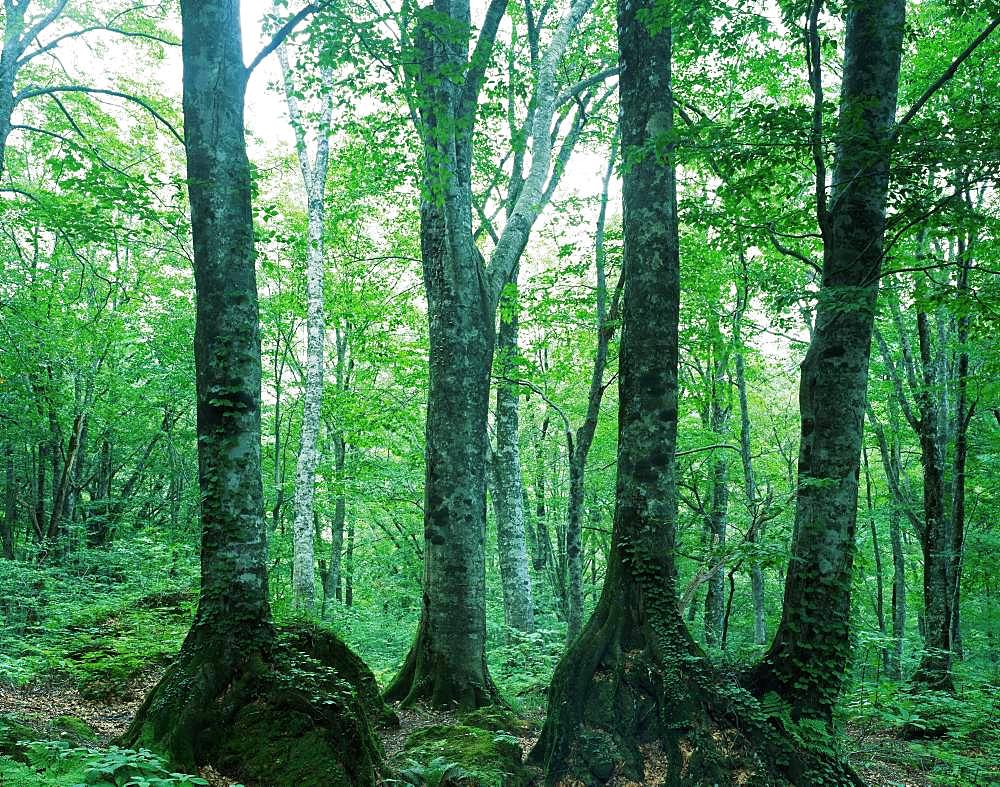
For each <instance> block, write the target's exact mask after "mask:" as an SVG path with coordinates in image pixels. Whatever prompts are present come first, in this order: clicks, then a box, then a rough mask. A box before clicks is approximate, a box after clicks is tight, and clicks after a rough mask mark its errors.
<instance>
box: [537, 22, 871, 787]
mask: <svg viewBox="0 0 1000 787" xmlns="http://www.w3.org/2000/svg"><path fill="white" fill-rule="evenodd" d="M669 23H670V15H669V12H666V14H665V9H663V8H662V7H658V6H657V5H655V4H654V3H652V2H646V3H630V2H622V3H620V4H619V6H618V31H619V52H620V64H621V81H620V101H621V134H622V153H623V159H624V161H625V168H624V175H623V199H624V211H625V212H624V220H623V233H624V240H625V246H624V258H623V270H624V288H623V309H622V316H623V327H622V337H621V344H620V353H619V415H618V441H619V442H618V481H617V486H616V493H615V516H614V532H613V535H612V542H611V555H610V557H609V559H608V568H607V575H606V579H605V584H604V590H603V592H602V594H601V598H600V601H599V602H598V605H597V608H596V609H595V611H594V614H593V615H592V617H591V618H590V620H589V621H588V623H587V625H586V626H585V627H584V629H583V632H582V633H581V635H580V636H579V638H577V639H576V640H575V641H574V642H573V643H572V644H571V645H570V647H569V649H568V650H567V652H566V654H565V655H564V657H563V658H562V660H561V661H560V663H559V665H558V667H557V668H556V673H555V676H554V677H553V680H552V685H551V688H550V691H549V704H548V716H547V717H546V721H545V726H544V728H543V730H542V735H541V738H540V739H539V741H538V743H537V744H536V746H535V748H534V749H533V751H532V754H531V756H532V758H533V759H534V760H535V761H537V762H539V763H541V764H542V765H543V766H544V768H545V773H546V783H547V784H558V783H562V780H563V779H569V780H581V781H583V782H584V783H589V784H594V783H597V784H603V783H607V782H608V781H609V780H610V779H611V778H612V776H616V777H620V778H624V779H629V780H643V779H645V778H646V774H647V773H648V772H647V770H646V768H647V767H653V766H652V764H653V761H654V760H655V763H656V765H655V767H656V769H657V772H658V775H657V778H661V779H663V780H664V781H665V782H666V783H669V784H707V783H731V782H733V781H734V780H735V776H734V772H735V771H737V770H741V769H745V770H742V772H743V775H744V777H747V776H749V778H751V779H752V778H754V777H757V778H759V779H760V780H761V781H768V780H770V779H773V778H785V779H788V780H790V781H792V782H793V783H798V784H804V783H819V782H821V781H826V780H828V779H829V780H830V781H832V782H833V783H845V782H846V783H857V782H856V781H855V780H853V779H852V777H851V774H850V773H849V771H847V770H846V769H844V768H843V767H842V766H839V765H838V764H836V763H835V762H832V761H831V760H830V759H829V758H828V757H824V756H822V755H820V754H817V753H815V752H809V751H801V752H797V753H796V754H794V755H793V754H791V746H790V744H789V742H788V741H787V740H786V739H784V738H783V737H782V736H781V734H780V733H779V732H778V731H777V729H776V728H775V727H774V726H772V725H771V723H770V722H769V721H768V720H767V719H766V717H765V715H764V714H762V713H761V712H760V710H759V709H757V708H756V703H755V702H754V701H753V700H752V699H751V698H750V697H749V696H748V695H746V694H745V693H744V692H741V691H740V690H738V689H736V688H735V687H729V686H727V685H726V684H725V681H724V680H722V679H721V678H720V677H719V676H717V675H716V674H715V673H714V671H713V669H712V668H711V667H710V666H709V664H708V663H707V661H706V659H705V658H704V654H703V653H702V652H701V650H700V649H699V648H698V646H697V645H696V644H695V643H694V641H693V639H692V638H691V635H690V633H689V632H688V630H687V628H686V626H685V624H684V621H683V619H682V617H681V613H680V610H679V609H678V604H677V562H676V554H675V537H676V532H675V527H676V511H677V464H676V459H675V456H674V454H675V448H676V439H677V405H678V321H679V310H680V257H679V248H678V246H679V244H678V227H677V220H678V217H677V193H676V176H675V172H674V163H673V160H672V156H673V152H672V144H673V117H674V115H673V112H674V99H673V91H672V83H671V46H672V40H671V39H672V30H671V28H670V26H669ZM622 709H626V710H624V711H623V710H622ZM723 740H725V741H726V743H725V744H724V747H725V749H726V752H725V753H723V752H722V750H721V749H720V747H719V741H723ZM653 752H655V754H654V753H653ZM779 752H782V753H780V754H779ZM758 756H759V757H760V759H756V758H757V757H758Z"/></svg>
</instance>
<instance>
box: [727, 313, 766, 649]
mask: <svg viewBox="0 0 1000 787" xmlns="http://www.w3.org/2000/svg"><path fill="white" fill-rule="evenodd" d="M743 297H744V298H746V297H747V296H746V294H744V296H743ZM738 327H739V323H738V321H737V329H738ZM735 342H736V348H737V349H736V357H735V359H734V360H735V364H736V393H737V396H738V398H739V402H740V459H741V461H742V464H743V491H744V493H745V494H746V498H747V505H748V506H749V507H750V518H751V520H752V521H751V523H750V532H749V534H748V536H747V541H748V542H750V543H753V542H755V541H759V540H760V538H761V536H762V535H763V533H762V532H761V524H760V515H761V512H760V510H759V509H760V506H759V504H758V501H757V481H756V479H755V477H754V471H753V454H752V453H751V449H750V428H751V427H750V404H749V402H748V400H747V375H746V361H745V360H744V358H743V350H742V348H741V347H740V344H739V342H740V339H739V337H738V336H737V337H735ZM750 594H751V598H752V602H753V643H754V645H764V644H765V643H766V642H767V628H766V622H765V620H764V574H763V572H762V571H761V569H760V562H759V561H757V560H756V559H753V558H752V559H751V562H750Z"/></svg>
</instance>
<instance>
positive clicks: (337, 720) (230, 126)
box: [124, 0, 379, 785]
mask: <svg viewBox="0 0 1000 787" xmlns="http://www.w3.org/2000/svg"><path fill="white" fill-rule="evenodd" d="M181 26H182V40H183V47H182V62H183V65H184V97H183V104H184V128H185V136H186V141H185V147H186V151H187V183H188V191H189V194H190V201H191V221H192V229H193V239H194V267H195V287H196V295H197V314H196V328H195V371H196V376H197V394H198V410H197V432H198V465H199V483H200V486H201V520H202V542H201V566H202V570H201V594H200V597H199V600H198V611H197V613H196V616H195V621H194V623H193V625H192V627H191V630H190V632H189V633H188V635H187V637H186V639H185V641H184V644H183V646H182V647H181V651H180V654H179V655H178V657H177V659H176V660H175V661H174V663H173V664H172V665H171V666H170V668H169V669H168V670H167V672H166V674H165V675H164V677H163V679H162V680H161V681H160V683H159V684H158V685H157V686H156V687H155V688H154V689H153V691H152V692H151V693H150V695H149V696H148V697H147V698H146V701H145V703H144V704H143V706H142V707H141V708H140V710H139V712H138V715H137V716H136V718H135V720H134V721H133V722H132V725H131V726H130V727H129V730H128V732H127V733H126V734H125V736H124V742H125V743H126V744H127V745H129V746H133V747H135V746H139V745H144V746H147V747H150V748H155V749H157V750H160V751H163V752H165V753H167V754H168V755H169V758H170V760H171V761H172V762H176V763H178V764H179V765H182V766H186V767H191V766H195V765H200V764H205V763H212V764H213V765H215V766H216V767H217V768H218V769H220V770H222V771H223V772H228V773H229V774H230V775H233V776H238V777H240V779H239V780H240V781H247V782H254V783H260V782H263V783H280V784H290V783H301V784H336V785H347V784H374V781H375V771H376V767H377V764H378V760H379V754H378V749H377V744H376V743H375V742H374V740H373V736H372V734H371V731H370V729H369V727H368V720H367V719H368V716H367V713H368V709H367V708H366V707H365V705H366V704H367V703H366V701H365V699H364V698H363V697H362V696H361V694H362V691H361V687H362V685H363V683H364V680H365V677H364V675H363V673H364V672H365V671H366V670H365V668H364V666H363V664H361V662H360V660H358V659H357V657H355V656H353V654H350V653H349V651H346V648H344V647H343V646H342V645H341V644H340V643H339V642H337V641H336V640H332V639H330V638H328V637H327V638H323V635H321V634H318V633H313V634H307V635H306V636H305V637H304V638H303V637H298V639H297V640H296V641H295V642H289V641H278V640H276V637H275V631H274V628H273V626H272V623H271V612H270V608H269V605H268V588H267V563H266V557H267V542H266V528H265V524H264V498H263V489H262V484H261V468H260V381H261V356H260V337H259V333H258V311H257V287H256V280H255V273H254V240H253V222H252V215H251V204H250V192H251V186H250V166H249V162H248V161H247V157H246V146H245V141H244V117H243V102H244V93H245V87H246V79H247V76H248V74H249V71H248V70H247V69H246V67H245V66H244V65H243V54H242V45H241V37H240V23H239V3H238V2H237V0H183V1H182V3H181ZM302 639H305V641H304V642H303V641H301V640H302ZM321 640H322V641H321ZM303 651H304V652H305V655H306V656H308V657H309V658H305V657H304V655H303ZM317 661H318V662H319V664H321V665H322V666H323V667H324V668H332V669H319V670H317V669H315V668H310V666H309V665H310V664H314V663H316V662H317ZM290 664H292V665H294V667H295V670H296V672H295V673H294V679H292V678H291V676H290V675H288V674H284V675H282V674H280V673H281V672H282V671H283V670H287V668H288V666H289V665H290ZM367 674H368V676H370V673H367ZM342 680H347V681H349V682H352V683H355V685H356V686H357V687H358V689H359V690H358V692H357V693H355V692H354V691H350V692H347V693H346V694H345V693H344V692H343V691H342V690H341V689H338V688H337V686H340V685H342V684H341V681H342ZM359 680H361V681H362V683H358V681H359ZM293 683H294V685H292V684H293ZM371 683H372V684H374V680H372V681H371ZM365 685H367V684H365ZM316 693H318V694H320V695H322V696H324V697H326V698H327V700H328V701H329V702H330V704H329V705H326V706H323V707H320V706H317V705H316V704H315V702H314V699H313V695H314V694H316ZM368 696H369V697H370V698H371V699H370V702H371V704H372V706H374V705H375V704H377V703H378V698H377V694H375V695H374V697H371V692H369V693H368Z"/></svg>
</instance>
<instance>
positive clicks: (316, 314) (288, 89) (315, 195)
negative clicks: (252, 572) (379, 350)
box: [278, 46, 333, 609]
mask: <svg viewBox="0 0 1000 787" xmlns="http://www.w3.org/2000/svg"><path fill="white" fill-rule="evenodd" d="M278 59H279V61H280V63H281V76H282V81H283V84H284V88H285V101H286V102H287V104H288V116H289V119H290V120H291V123H292V128H293V129H294V131H295V153H296V155H297V156H298V159H299V169H300V170H301V172H302V183H303V185H304V186H305V190H306V201H307V217H308V233H309V242H308V243H309V245H308V248H307V250H306V290H307V292H306V312H307V317H306V380H305V391H304V392H303V398H304V402H303V414H302V437H301V442H300V444H299V456H298V465H297V468H296V471H295V523H294V525H293V533H294V538H295V541H294V558H293V564H294V565H293V575H294V578H295V602H296V604H298V605H299V606H301V607H303V608H305V609H311V608H312V606H313V601H314V596H315V592H316V575H315V571H314V563H315V560H314V552H313V542H314V540H315V528H314V526H313V496H314V495H315V492H316V466H317V465H318V464H319V446H318V443H319V428H320V411H321V409H322V406H323V366H324V363H325V360H326V358H325V356H324V354H323V345H324V334H325V327H324V308H325V307H324V298H323V274H324V269H325V262H326V260H325V257H324V253H323V232H324V229H325V227H324V219H325V215H326V210H325V204H324V198H325V195H326V177H327V167H328V164H329V160H330V138H329V133H330V121H331V119H332V115H333V94H332V91H333V71H332V69H330V68H325V69H324V70H323V74H322V78H321V82H322V84H321V87H320V91H321V94H322V105H323V106H322V111H321V114H320V119H319V123H318V127H317V140H316V150H315V152H314V153H313V154H310V152H309V148H308V146H307V144H306V128H305V125H304V118H303V116H302V110H301V108H300V107H299V101H298V98H297V94H296V87H295V83H294V78H293V75H292V69H291V66H290V65H289V62H288V51H287V49H286V47H285V46H281V47H279V48H278Z"/></svg>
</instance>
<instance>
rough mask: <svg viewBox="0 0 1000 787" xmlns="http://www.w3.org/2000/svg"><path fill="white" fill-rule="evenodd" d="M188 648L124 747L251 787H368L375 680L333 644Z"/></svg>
mask: <svg viewBox="0 0 1000 787" xmlns="http://www.w3.org/2000/svg"><path fill="white" fill-rule="evenodd" d="M224 644H225V643H223V647H221V648H220V647H219V643H216V642H215V641H214V640H207V641H204V642H201V643H197V641H196V642H195V644H191V643H190V642H189V643H187V644H186V645H185V648H184V649H182V651H181V654H180V656H179V658H178V660H177V662H175V664H174V665H172V667H171V668H170V670H168V672H167V674H166V675H165V676H164V679H163V681H161V683H160V685H159V686H157V688H156V689H154V691H153V693H152V694H151V695H150V697H149V698H148V699H147V701H146V704H145V705H144V707H143V708H142V709H141V710H140V712H139V715H138V716H137V718H136V720H135V721H134V722H133V724H132V727H131V728H130V729H129V731H128V732H127V733H126V735H125V737H124V738H123V743H125V745H127V746H131V747H136V746H144V747H146V748H149V749H152V750H153V751H157V752H159V753H162V754H164V755H165V756H166V757H168V758H169V759H170V760H171V761H172V762H173V763H174V764H175V765H176V766H179V767H181V768H183V769H187V770H190V769H192V768H193V766H202V765H212V766H214V767H215V768H216V769H217V770H218V771H220V772H221V773H223V774H225V775H227V776H231V777H233V778H235V779H237V780H239V781H241V782H244V783H246V784H249V785H275V786H276V787H283V785H299V784H317V785H319V784H323V785H330V786H331V787H340V785H344V786H345V787H346V785H352V786H353V785H359V786H361V787H363V786H364V785H374V784H375V780H376V774H377V771H378V767H379V764H380V762H381V759H382V750H381V744H380V743H379V740H378V738H377V736H376V735H375V734H374V732H373V724H372V721H371V720H370V716H369V714H370V713H371V715H373V716H375V718H376V719H377V720H378V721H380V722H383V721H386V720H391V719H392V718H394V716H393V714H392V713H391V712H387V711H386V710H385V709H384V708H383V707H382V706H381V699H380V698H379V697H378V694H377V685H376V684H375V678H374V676H372V674H371V671H370V670H368V668H367V667H366V666H365V665H364V662H362V661H361V660H360V659H359V658H358V657H357V656H355V655H354V654H353V653H351V652H350V650H349V649H348V648H347V647H346V646H344V645H343V644H342V643H340V642H339V640H337V639H336V637H334V636H333V635H332V634H329V633H327V632H318V631H317V630H315V629H311V628H296V629H285V630H282V631H281V632H279V633H278V635H277V637H276V638H275V639H274V640H273V641H271V642H267V641H264V642H262V644H261V645H260V646H259V647H258V648H255V649H252V650H249V651H248V652H246V653H240V654H239V656H240V659H239V660H238V661H236V660H234V659H233V656H234V655H236V654H235V652H234V649H233V648H231V647H229V648H226V647H224Z"/></svg>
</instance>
